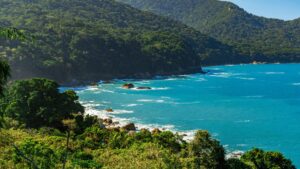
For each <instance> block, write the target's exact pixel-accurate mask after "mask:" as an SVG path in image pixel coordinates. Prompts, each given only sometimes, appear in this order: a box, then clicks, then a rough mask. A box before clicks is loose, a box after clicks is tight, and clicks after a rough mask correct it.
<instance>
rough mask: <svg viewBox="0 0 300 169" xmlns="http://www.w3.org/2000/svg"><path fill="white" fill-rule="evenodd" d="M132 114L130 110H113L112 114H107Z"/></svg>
mask: <svg viewBox="0 0 300 169" xmlns="http://www.w3.org/2000/svg"><path fill="white" fill-rule="evenodd" d="M131 113H133V111H132V110H118V109H117V110H113V111H112V112H109V114H131Z"/></svg>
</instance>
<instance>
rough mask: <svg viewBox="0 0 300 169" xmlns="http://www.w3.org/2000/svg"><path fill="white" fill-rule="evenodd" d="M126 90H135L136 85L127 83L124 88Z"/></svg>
mask: <svg viewBox="0 0 300 169" xmlns="http://www.w3.org/2000/svg"><path fill="white" fill-rule="evenodd" d="M122 87H123V88H124V89H132V88H134V85H133V84H132V83H125V84H123V86H122Z"/></svg>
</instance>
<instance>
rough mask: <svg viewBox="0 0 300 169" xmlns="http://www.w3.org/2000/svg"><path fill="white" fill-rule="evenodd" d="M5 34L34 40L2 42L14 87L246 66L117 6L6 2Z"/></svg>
mask: <svg viewBox="0 0 300 169" xmlns="http://www.w3.org/2000/svg"><path fill="white" fill-rule="evenodd" d="M0 27H16V28H18V29H22V30H25V31H26V34H29V35H30V36H32V37H33V39H34V40H33V41H29V40H27V41H25V42H21V43H20V42H11V41H9V42H8V41H4V40H2V41H0V42H1V43H0V44H1V46H0V55H1V57H4V58H7V59H8V60H9V62H10V64H11V65H12V70H13V78H15V79H19V78H27V77H33V76H34V77H35V76H37V77H47V78H51V79H54V80H57V81H59V82H70V81H73V80H74V79H76V80H80V81H83V80H99V79H105V78H117V77H129V76H133V75H135V76H143V77H146V76H151V75H154V74H177V73H186V72H188V71H191V69H193V68H195V67H198V68H199V67H200V64H201V63H202V64H218V63H219V64H221V63H232V61H235V63H239V62H243V61H244V60H243V59H241V58H240V57H238V58H239V60H237V59H233V57H236V56H237V55H236V54H235V53H234V52H233V51H232V49H231V47H229V46H227V45H223V44H222V43H220V42H218V41H216V40H215V39H213V38H210V37H208V36H205V35H203V34H201V33H199V32H198V31H195V30H194V29H192V28H189V27H187V26H185V25H184V24H181V23H179V22H177V21H173V20H171V19H168V18H165V17H161V16H157V15H154V14H151V13H149V12H142V11H140V10H137V9H135V8H133V7H130V6H129V5H125V4H123V3H119V2H115V1H113V0H84V1H82V0H1V1H0ZM198 70H199V69H198Z"/></svg>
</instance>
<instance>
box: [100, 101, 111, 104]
mask: <svg viewBox="0 0 300 169" xmlns="http://www.w3.org/2000/svg"><path fill="white" fill-rule="evenodd" d="M101 103H103V104H109V103H111V102H110V101H101Z"/></svg>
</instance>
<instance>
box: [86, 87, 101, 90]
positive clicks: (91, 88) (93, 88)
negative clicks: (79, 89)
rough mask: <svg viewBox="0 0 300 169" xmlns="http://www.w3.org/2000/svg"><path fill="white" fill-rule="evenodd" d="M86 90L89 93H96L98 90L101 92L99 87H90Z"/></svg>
mask: <svg viewBox="0 0 300 169" xmlns="http://www.w3.org/2000/svg"><path fill="white" fill-rule="evenodd" d="M85 90H88V91H96V90H99V88H98V87H88V88H86V89H85Z"/></svg>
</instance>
